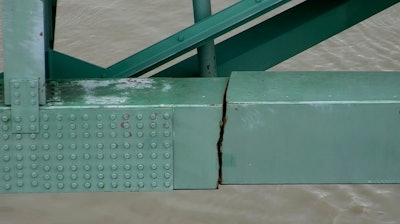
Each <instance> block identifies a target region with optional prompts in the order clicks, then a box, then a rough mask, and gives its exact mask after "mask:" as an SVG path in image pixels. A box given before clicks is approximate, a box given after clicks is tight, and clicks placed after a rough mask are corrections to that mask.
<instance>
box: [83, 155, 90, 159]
mask: <svg viewBox="0 0 400 224" xmlns="http://www.w3.org/2000/svg"><path fill="white" fill-rule="evenodd" d="M90 157H91V156H90V154H87V153H85V154H84V155H83V158H84V159H85V160H89V159H90Z"/></svg>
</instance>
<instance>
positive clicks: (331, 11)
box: [155, 0, 399, 77]
mask: <svg viewBox="0 0 400 224" xmlns="http://www.w3.org/2000/svg"><path fill="white" fill-rule="evenodd" d="M398 2H399V0H382V1H376V0H333V1H318V0H308V1H305V2H304V3H301V4H300V5H297V6H295V7H294V8H292V9H289V10H287V11H285V12H283V13H281V14H279V15H276V16H275V17H273V18H271V19H268V20H266V21H265V22H263V23H261V24H259V25H256V26H255V27H253V28H250V29H248V30H246V31H244V32H242V33H240V34H237V35H236V36H234V37H232V38H230V39H227V40H225V41H223V42H222V43H220V44H217V45H216V55H217V58H218V61H217V66H218V75H219V76H229V75H230V73H231V72H232V71H257V70H266V69H268V68H270V67H272V66H274V65H276V64H279V63H280V62H283V61H284V60H286V59H288V58H290V57H292V56H294V55H296V54H298V53H300V52H302V51H304V50H307V49H308V48H310V47H312V46H313V45H315V44H317V43H319V42H321V41H323V40H325V39H327V38H329V37H331V36H333V35H335V34H337V33H339V32H341V31H343V30H345V29H347V28H349V27H351V26H353V25H355V24H357V23H358V22H360V21H362V20H364V19H367V18H368V17H370V16H372V15H374V14H376V13H378V12H380V11H382V10H384V9H386V8H388V7H390V6H392V5H394V4H396V3H398ZM197 60H198V59H197V55H195V56H193V57H191V58H189V59H186V60H184V61H182V62H180V63H178V64H176V65H173V66H171V67H170V68H167V69H166V70H164V71H161V72H160V73H158V74H156V75H155V76H160V77H169V76H181V77H192V76H198V72H197V70H196V68H197V67H198V62H197Z"/></svg>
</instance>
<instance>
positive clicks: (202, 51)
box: [193, 0, 217, 77]
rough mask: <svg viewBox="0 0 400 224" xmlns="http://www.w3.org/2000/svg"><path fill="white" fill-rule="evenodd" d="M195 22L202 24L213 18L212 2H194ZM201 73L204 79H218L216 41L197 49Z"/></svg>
mask: <svg viewBox="0 0 400 224" xmlns="http://www.w3.org/2000/svg"><path fill="white" fill-rule="evenodd" d="M193 11H194V21H195V22H196V23H197V22H200V21H201V20H202V19H205V18H207V17H209V16H211V2H210V0H193ZM197 55H198V60H199V71H200V75H201V76H202V77H216V76H217V63H216V58H215V46H214V41H211V42H209V43H207V44H205V45H203V46H201V47H199V48H197Z"/></svg>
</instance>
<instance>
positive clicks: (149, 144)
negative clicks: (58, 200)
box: [0, 108, 173, 193]
mask: <svg viewBox="0 0 400 224" xmlns="http://www.w3.org/2000/svg"><path fill="white" fill-rule="evenodd" d="M172 119H173V117H172V109H171V108H114V109H105V108H86V109H82V108H76V109H75V108H73V109H71V108H69V109H68V110H66V109H62V108H52V109H42V110H41V111H40V130H41V131H40V133H39V134H36V133H33V134H13V133H12V126H11V116H10V110H8V109H4V110H1V111H0V128H1V129H0V136H1V143H0V169H1V170H0V173H1V175H0V178H1V179H0V185H1V186H0V192H3V193H19V192H21V193H22V192H108V191H168V190H172V189H173V144H172Z"/></svg>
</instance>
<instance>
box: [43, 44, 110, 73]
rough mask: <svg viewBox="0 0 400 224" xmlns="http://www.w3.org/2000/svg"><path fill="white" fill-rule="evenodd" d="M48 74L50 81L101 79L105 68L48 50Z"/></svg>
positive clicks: (105, 71)
mask: <svg viewBox="0 0 400 224" xmlns="http://www.w3.org/2000/svg"><path fill="white" fill-rule="evenodd" d="M47 55H48V59H49V60H48V71H49V72H48V74H49V78H50V79H78V78H81V79H82V78H102V77H105V76H106V74H107V70H106V69H105V68H102V67H99V66H97V65H94V64H91V63H89V62H86V61H82V60H79V59H77V58H74V57H71V56H68V55H65V54H63V53H60V52H58V51H54V50H51V49H48V51H47Z"/></svg>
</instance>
